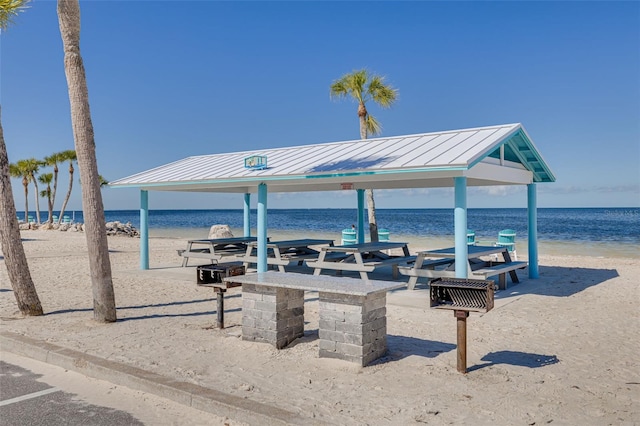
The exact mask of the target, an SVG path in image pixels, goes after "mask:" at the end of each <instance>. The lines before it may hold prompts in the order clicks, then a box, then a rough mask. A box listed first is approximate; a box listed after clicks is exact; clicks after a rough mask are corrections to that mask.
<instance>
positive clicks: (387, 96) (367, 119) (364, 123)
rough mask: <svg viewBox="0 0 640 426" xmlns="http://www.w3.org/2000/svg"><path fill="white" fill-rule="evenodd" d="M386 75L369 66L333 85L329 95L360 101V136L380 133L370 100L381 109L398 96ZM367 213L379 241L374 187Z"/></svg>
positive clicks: (373, 232) (373, 233)
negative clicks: (375, 72) (371, 70)
mask: <svg viewBox="0 0 640 426" xmlns="http://www.w3.org/2000/svg"><path fill="white" fill-rule="evenodd" d="M384 80H385V78H384V77H382V76H379V75H375V74H373V75H372V74H369V72H368V71H367V70H366V69H361V70H358V71H354V72H352V73H349V74H345V75H343V76H342V77H341V78H340V79H338V80H336V81H334V82H333V84H331V88H330V92H329V94H330V96H331V97H332V98H333V97H337V98H348V97H351V98H353V99H354V100H355V101H356V102H357V103H358V119H359V120H360V138H361V139H367V137H368V136H369V135H377V134H380V132H381V131H382V126H381V125H380V123H379V122H378V120H376V119H375V117H373V116H372V115H371V114H369V111H368V110H367V105H366V104H367V102H369V101H373V102H374V103H376V104H378V105H379V106H381V107H382V108H389V107H391V105H393V103H394V102H395V101H396V98H397V97H398V89H396V88H394V87H393V86H391V85H389V84H386V83H385V82H384ZM366 195H367V212H368V214H369V234H370V236H371V241H378V222H377V220H376V204H375V201H374V198H373V189H367V190H366Z"/></svg>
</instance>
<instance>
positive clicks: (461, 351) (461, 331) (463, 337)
mask: <svg viewBox="0 0 640 426" xmlns="http://www.w3.org/2000/svg"><path fill="white" fill-rule="evenodd" d="M453 315H454V316H455V317H456V323H457V328H458V371H459V372H460V373H463V374H466V373H467V317H468V316H469V312H468V311H459V310H456V311H453Z"/></svg>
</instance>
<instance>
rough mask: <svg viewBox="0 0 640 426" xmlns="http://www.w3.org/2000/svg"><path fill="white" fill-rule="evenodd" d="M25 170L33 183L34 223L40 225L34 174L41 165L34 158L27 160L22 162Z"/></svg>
mask: <svg viewBox="0 0 640 426" xmlns="http://www.w3.org/2000/svg"><path fill="white" fill-rule="evenodd" d="M22 162H23V166H24V168H25V170H26V171H27V172H28V173H29V177H30V181H31V182H33V186H35V188H36V193H35V198H36V223H37V224H38V225H40V190H39V189H38V179H36V173H38V172H39V171H40V167H41V166H42V165H43V163H42V161H40V160H36V159H35V158H29V159H28V160H22Z"/></svg>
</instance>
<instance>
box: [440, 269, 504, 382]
mask: <svg viewBox="0 0 640 426" xmlns="http://www.w3.org/2000/svg"><path fill="white" fill-rule="evenodd" d="M494 286H495V283H494V282H493V281H492V280H472V279H466V278H437V279H435V280H433V281H431V283H430V284H429V287H430V290H429V291H430V305H431V307H432V308H436V309H449V310H452V311H453V315H454V316H455V317H456V321H457V330H458V363H457V364H458V365H457V367H458V371H459V372H461V373H466V372H467V317H468V316H469V312H489V311H490V310H491V309H492V308H493V290H494Z"/></svg>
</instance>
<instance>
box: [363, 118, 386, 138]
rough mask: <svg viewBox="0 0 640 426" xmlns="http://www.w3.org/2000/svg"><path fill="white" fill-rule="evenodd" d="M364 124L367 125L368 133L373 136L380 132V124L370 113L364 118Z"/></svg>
mask: <svg viewBox="0 0 640 426" xmlns="http://www.w3.org/2000/svg"><path fill="white" fill-rule="evenodd" d="M365 125H366V126H367V134H368V135H371V136H375V135H379V134H380V133H382V125H381V124H380V122H378V120H376V118H375V117H374V116H372V115H369V114H367V117H366V118H365Z"/></svg>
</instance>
